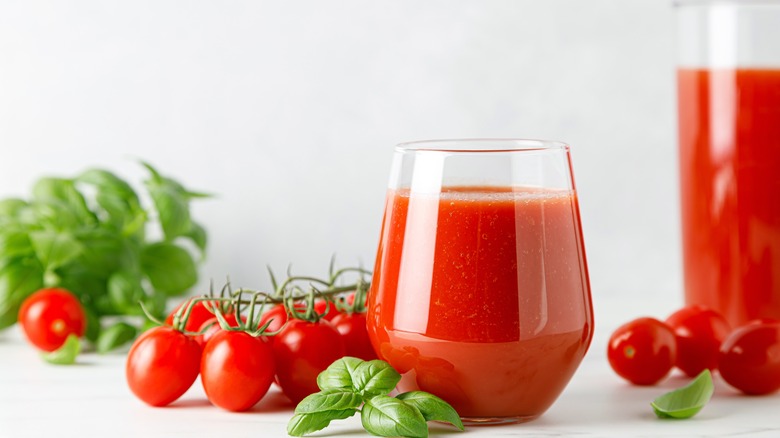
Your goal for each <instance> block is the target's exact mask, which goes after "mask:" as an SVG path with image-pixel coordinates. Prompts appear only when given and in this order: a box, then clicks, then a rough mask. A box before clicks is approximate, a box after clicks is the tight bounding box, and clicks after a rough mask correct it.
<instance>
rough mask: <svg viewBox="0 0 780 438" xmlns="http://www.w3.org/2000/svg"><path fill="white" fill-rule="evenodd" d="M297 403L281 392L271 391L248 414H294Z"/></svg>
mask: <svg viewBox="0 0 780 438" xmlns="http://www.w3.org/2000/svg"><path fill="white" fill-rule="evenodd" d="M294 409H295V403H293V402H292V401H290V399H289V398H287V396H286V395H284V393H282V392H281V391H275V390H271V391H268V394H266V395H265V397H263V399H262V400H260V403H258V404H256V405H255V406H254V407H252V409H250V410H248V411H247V412H266V413H268V412H292V411H293V410H294Z"/></svg>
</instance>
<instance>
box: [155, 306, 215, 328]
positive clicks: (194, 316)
mask: <svg viewBox="0 0 780 438" xmlns="http://www.w3.org/2000/svg"><path fill="white" fill-rule="evenodd" d="M190 302H191V299H189V300H185V301H184V302H183V303H181V304H179V305H178V306H176V308H175V309H173V311H172V312H171V313H170V314H169V315H168V317H167V318H165V324H166V325H169V326H172V325H173V317H174V315H176V312H178V311H179V309H180V308H181V307H182V306H188V305H189V303H190ZM186 311H187V310H186V309H185V310H184V312H186ZM183 317H184V314H182V318H183ZM213 317H214V313H212V312H211V311H210V310H209V309H208V308H207V307H206V304H205V301H198V302H196V303H195V304H194V305H193V306H192V310H191V311H190V317H189V319H188V320H187V324H185V326H184V330H185V331H188V332H197V331H198V329H199V328H200V327H201V326H202V325H203V322H204V321H206V320H207V319H211V318H213Z"/></svg>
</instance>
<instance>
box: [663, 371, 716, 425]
mask: <svg viewBox="0 0 780 438" xmlns="http://www.w3.org/2000/svg"><path fill="white" fill-rule="evenodd" d="M714 390H715V388H714V386H713V384H712V375H711V373H710V370H708V369H705V370H704V371H702V372H701V373H700V374H699V375H698V376H696V378H695V379H693V381H692V382H691V383H689V384H688V385H686V386H683V387H682V388H679V389H675V390H674V391H671V392H667V393H666V394H664V395H662V396H660V397H658V398H657V399H655V400H653V402H652V403H650V405H651V406H652V407H653V410H654V411H655V414H656V415H657V416H658V417H659V418H680V419H683V418H690V417H693V416H694V415H696V414H697V413H698V412H699V411H700V410H701V409H702V408H703V407H704V405H706V404H707V402H709V401H710V398H711V397H712V393H713V392H714Z"/></svg>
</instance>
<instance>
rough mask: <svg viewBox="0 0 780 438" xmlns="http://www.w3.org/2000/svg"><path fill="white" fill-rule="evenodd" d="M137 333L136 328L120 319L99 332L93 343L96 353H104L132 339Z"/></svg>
mask: <svg viewBox="0 0 780 438" xmlns="http://www.w3.org/2000/svg"><path fill="white" fill-rule="evenodd" d="M137 334H138V329H136V328H135V327H134V326H132V325H130V324H128V323H126V322H121V321H120V322H118V323H116V324H114V325H112V326H111V327H109V328H107V329H105V330H103V331H102V332H101V333H100V336H98V338H97V342H96V343H95V348H96V349H97V352H98V353H100V354H105V353H108V352H109V351H111V350H113V349H115V348H117V347H121V346H122V345H124V344H127V343H128V342H130V341H132V340H133V339H134V338H135V335H137Z"/></svg>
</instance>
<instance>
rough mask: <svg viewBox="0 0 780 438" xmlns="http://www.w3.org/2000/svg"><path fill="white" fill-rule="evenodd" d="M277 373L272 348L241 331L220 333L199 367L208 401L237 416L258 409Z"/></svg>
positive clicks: (209, 344) (210, 344)
mask: <svg viewBox="0 0 780 438" xmlns="http://www.w3.org/2000/svg"><path fill="white" fill-rule="evenodd" d="M275 372H276V371H275V364H274V354H273V349H272V348H271V344H270V343H268V342H265V341H263V339H261V338H260V337H253V336H252V335H250V334H249V333H246V332H242V331H227V330H220V331H218V332H217V333H216V334H215V335H214V337H213V338H211V339H210V340H209V342H208V343H207V344H206V348H205V349H204V350H203V360H202V362H201V365H200V379H201V382H202V383H203V389H204V390H205V391H206V396H208V398H209V401H211V403H213V404H214V405H215V406H219V407H220V408H222V409H226V410H228V411H234V412H241V411H246V410H247V409H249V408H251V407H252V406H254V405H256V404H257V402H259V401H260V400H261V399H262V398H263V396H265V394H266V393H267V392H268V388H269V387H270V386H271V382H273V380H274V373H275Z"/></svg>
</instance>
